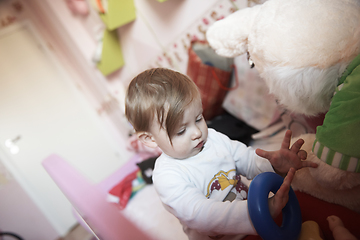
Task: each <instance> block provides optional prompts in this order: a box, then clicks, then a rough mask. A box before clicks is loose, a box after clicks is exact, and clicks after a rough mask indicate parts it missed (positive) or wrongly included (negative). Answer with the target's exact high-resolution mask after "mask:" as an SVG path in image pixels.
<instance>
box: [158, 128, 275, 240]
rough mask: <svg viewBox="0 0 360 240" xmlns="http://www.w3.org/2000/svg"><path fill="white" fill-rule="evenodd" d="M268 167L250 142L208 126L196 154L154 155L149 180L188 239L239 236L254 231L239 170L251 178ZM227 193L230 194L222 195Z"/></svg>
mask: <svg viewBox="0 0 360 240" xmlns="http://www.w3.org/2000/svg"><path fill="white" fill-rule="evenodd" d="M268 171H271V172H273V171H274V170H273V168H272V166H271V164H270V162H269V161H268V160H267V159H264V158H261V157H259V156H257V155H256V153H255V151H254V149H253V148H251V147H247V146H246V145H245V144H243V143H241V142H239V141H233V140H230V139H229V138H228V137H227V136H225V135H224V134H222V133H219V132H216V131H215V130H213V129H209V134H208V139H207V141H206V143H205V145H204V149H203V150H202V151H201V152H200V153H199V154H197V155H195V156H193V157H190V158H188V159H182V160H178V159H174V158H171V157H169V156H167V155H166V154H164V153H163V154H162V155H161V156H160V157H159V158H158V159H157V160H156V164H155V169H154V172H153V183H154V186H155V189H156V191H157V193H158V194H159V196H160V199H161V201H162V203H163V204H164V206H165V208H166V209H167V210H168V211H169V212H171V213H172V214H173V215H175V216H176V217H177V218H178V219H179V220H180V222H181V223H182V224H183V226H184V231H185V232H186V233H187V235H188V237H189V239H196V240H199V239H212V238H209V237H208V236H217V235H227V236H224V237H222V238H221V239H222V240H225V239H241V238H242V237H241V236H238V235H242V236H243V235H249V234H252V235H253V234H256V231H255V229H254V227H253V226H252V223H251V220H250V217H249V214H248V209H247V201H244V199H246V197H247V189H246V187H244V185H243V184H242V183H240V181H239V179H240V176H239V175H242V176H246V178H248V179H252V178H254V177H255V176H256V175H257V174H259V173H261V172H268ZM230 192H232V193H231V194H229V193H230ZM230 195H233V196H235V200H234V201H232V202H230V201H224V199H225V197H226V196H228V197H229V196H230ZM230 198H231V197H230ZM233 199H234V198H233ZM234 235H236V236H234ZM216 239H217V238H216Z"/></svg>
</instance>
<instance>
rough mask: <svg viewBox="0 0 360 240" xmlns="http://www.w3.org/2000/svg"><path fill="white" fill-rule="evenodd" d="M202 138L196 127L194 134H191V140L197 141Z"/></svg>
mask: <svg viewBox="0 0 360 240" xmlns="http://www.w3.org/2000/svg"><path fill="white" fill-rule="evenodd" d="M201 136H202V133H201V131H200V129H199V128H198V127H196V128H195V130H194V132H193V139H194V140H195V139H198V138H200V137H201Z"/></svg>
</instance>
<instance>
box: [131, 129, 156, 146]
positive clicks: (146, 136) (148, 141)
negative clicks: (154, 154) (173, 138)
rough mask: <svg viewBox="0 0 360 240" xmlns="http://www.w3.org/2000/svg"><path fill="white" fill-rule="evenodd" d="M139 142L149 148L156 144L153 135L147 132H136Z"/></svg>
mask: <svg viewBox="0 0 360 240" xmlns="http://www.w3.org/2000/svg"><path fill="white" fill-rule="evenodd" d="M136 135H137V137H138V139H139V141H140V142H142V143H143V144H144V145H145V146H147V147H150V148H156V147H157V146H158V145H157V143H156V142H155V139H154V137H153V136H152V135H151V133H149V132H138V133H136Z"/></svg>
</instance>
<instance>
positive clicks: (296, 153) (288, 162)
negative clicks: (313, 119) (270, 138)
mask: <svg viewBox="0 0 360 240" xmlns="http://www.w3.org/2000/svg"><path fill="white" fill-rule="evenodd" d="M290 139H291V130H287V131H286V133H285V136H284V139H283V142H282V144H281V148H280V150H277V151H265V150H262V149H259V148H258V149H256V154H257V155H259V156H260V157H263V158H266V159H268V160H269V161H270V163H271V165H272V166H273V168H274V169H275V171H276V172H277V173H280V174H286V173H287V172H288V171H289V169H290V168H292V167H293V168H295V170H298V169H300V168H303V167H314V168H315V167H317V166H318V165H317V164H316V163H313V162H309V161H304V160H305V159H306V158H307V153H306V151H304V150H300V148H301V146H302V145H303V144H304V140H303V139H298V140H297V141H296V142H295V143H294V144H293V145H292V146H291V147H290Z"/></svg>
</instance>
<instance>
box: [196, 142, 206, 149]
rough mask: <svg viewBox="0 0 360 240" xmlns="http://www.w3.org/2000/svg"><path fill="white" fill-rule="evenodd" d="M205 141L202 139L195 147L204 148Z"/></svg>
mask: <svg viewBox="0 0 360 240" xmlns="http://www.w3.org/2000/svg"><path fill="white" fill-rule="evenodd" d="M204 143H205V142H204V141H201V142H199V144H198V145H196V147H195V148H200V149H201V150H202V149H203V147H204Z"/></svg>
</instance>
